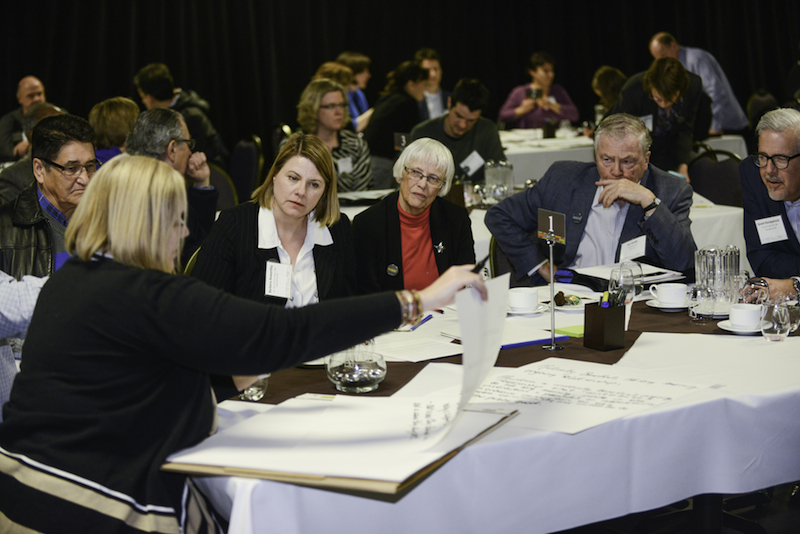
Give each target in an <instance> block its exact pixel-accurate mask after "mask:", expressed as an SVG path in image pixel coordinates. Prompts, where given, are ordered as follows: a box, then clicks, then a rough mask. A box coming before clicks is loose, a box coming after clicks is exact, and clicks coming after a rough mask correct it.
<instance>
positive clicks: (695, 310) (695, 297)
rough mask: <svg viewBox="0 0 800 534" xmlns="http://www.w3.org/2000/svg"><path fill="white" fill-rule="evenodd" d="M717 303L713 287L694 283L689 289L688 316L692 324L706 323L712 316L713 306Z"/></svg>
mask: <svg viewBox="0 0 800 534" xmlns="http://www.w3.org/2000/svg"><path fill="white" fill-rule="evenodd" d="M716 304H717V298H716V294H715V293H714V289H713V288H711V287H709V286H706V285H702V284H695V285H694V286H693V287H692V288H691V289H690V290H689V317H691V319H692V323H693V324H706V323H708V322H710V321H711V320H712V319H713V318H714V307H715V306H716Z"/></svg>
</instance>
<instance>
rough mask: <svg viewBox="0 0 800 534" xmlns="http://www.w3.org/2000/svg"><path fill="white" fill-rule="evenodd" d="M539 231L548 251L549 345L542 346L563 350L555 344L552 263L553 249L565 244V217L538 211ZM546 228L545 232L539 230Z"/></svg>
mask: <svg viewBox="0 0 800 534" xmlns="http://www.w3.org/2000/svg"><path fill="white" fill-rule="evenodd" d="M538 218H539V224H538V228H540V230H539V231H538V232H537V235H538V237H539V239H544V240H545V242H546V243H547V247H548V249H549V251H550V344H549V345H542V348H543V349H544V350H550V351H556V350H563V349H564V347H563V346H562V345H559V344H558V343H556V301H555V290H556V289H555V288H556V286H555V283H556V282H555V279H556V277H555V274H556V273H555V262H554V261H553V247H555V244H556V243H560V244H562V245H565V244H566V239H565V238H564V235H565V234H566V231H565V230H566V217H565V216H564V214H563V213H557V212H555V211H550V210H544V209H539V213H538ZM542 228H547V231H544V230H541V229H542Z"/></svg>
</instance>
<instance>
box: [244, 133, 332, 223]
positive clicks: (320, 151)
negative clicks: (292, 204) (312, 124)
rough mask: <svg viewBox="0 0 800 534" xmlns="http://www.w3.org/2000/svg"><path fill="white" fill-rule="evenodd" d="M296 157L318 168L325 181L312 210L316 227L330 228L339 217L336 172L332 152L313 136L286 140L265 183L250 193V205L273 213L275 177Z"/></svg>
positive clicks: (297, 135)
mask: <svg viewBox="0 0 800 534" xmlns="http://www.w3.org/2000/svg"><path fill="white" fill-rule="evenodd" d="M295 156H300V157H301V158H307V159H308V160H310V161H311V163H313V164H314V167H316V168H317V171H318V172H319V174H320V176H322V179H323V180H324V181H325V191H323V192H322V196H321V197H320V199H319V202H317V205H316V207H315V208H314V210H315V211H314V220H315V221H317V222H318V223H319V224H323V225H325V226H330V225H332V224H334V223H335V222H337V221H338V220H339V218H340V217H341V212H340V211H339V197H338V196H337V194H336V171H335V170H334V168H333V158H332V157H331V151H330V149H329V148H328V147H327V145H325V143H323V142H322V141H321V140H320V138H319V137H317V136H316V135H311V134H305V133H301V132H298V133H295V134H292V135H291V136H289V137H288V138H287V139H286V143H284V145H283V147H281V150H280V152H278V156H277V157H276V158H275V163H273V164H272V167H271V168H270V170H269V172H268V173H267V177H266V179H265V180H264V183H263V184H261V185H260V186H259V187H258V188H257V189H256V190H255V191H253V196H252V199H253V202H256V203H258V205H259V206H261V207H262V208H269V209H272V197H273V196H274V195H275V182H274V181H273V180H274V178H275V175H277V174H278V173H279V172H280V170H281V169H282V168H283V166H284V165H286V162H287V161H289V160H290V159H292V158H293V157H295Z"/></svg>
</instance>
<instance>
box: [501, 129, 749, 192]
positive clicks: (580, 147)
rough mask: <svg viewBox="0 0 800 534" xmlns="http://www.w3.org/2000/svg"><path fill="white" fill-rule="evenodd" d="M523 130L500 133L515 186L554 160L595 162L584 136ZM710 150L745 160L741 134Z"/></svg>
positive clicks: (715, 142) (712, 142) (716, 141)
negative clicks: (540, 136) (551, 135)
mask: <svg viewBox="0 0 800 534" xmlns="http://www.w3.org/2000/svg"><path fill="white" fill-rule="evenodd" d="M524 132H525V131H524V130H511V131H509V132H500V140H501V141H502V143H503V149H504V150H505V153H506V159H508V161H510V162H511V163H512V164H513V165H514V183H516V184H518V185H521V184H524V183H525V181H527V180H533V181H534V182H537V181H539V179H540V178H541V177H542V176H544V173H545V172H547V169H549V168H550V165H552V164H553V163H555V162H556V161H584V162H587V163H588V162H591V161H594V145H593V141H592V140H591V139H589V138H587V137H583V136H580V137H575V138H572V139H533V138H532V136H531V134H530V133H528V134H527V137H526V134H525V133H524ZM703 143H705V144H707V145H709V146H710V147H711V148H714V149H717V150H727V151H728V152H733V153H734V154H736V155H738V156H739V157H740V158H741V159H744V158H746V157H747V145H746V144H745V141H744V138H743V137H742V136H741V135H723V136H720V137H712V138H709V139H706V140H705V141H703Z"/></svg>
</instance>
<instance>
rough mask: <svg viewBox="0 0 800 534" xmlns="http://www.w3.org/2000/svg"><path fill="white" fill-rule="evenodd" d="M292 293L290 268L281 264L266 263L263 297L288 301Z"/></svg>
mask: <svg viewBox="0 0 800 534" xmlns="http://www.w3.org/2000/svg"><path fill="white" fill-rule="evenodd" d="M291 291H292V266H291V265H284V264H282V263H278V262H274V261H268V262H267V279H266V283H265V284H264V295H266V296H268V297H280V298H284V299H288V298H289V296H290V295H291Z"/></svg>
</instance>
